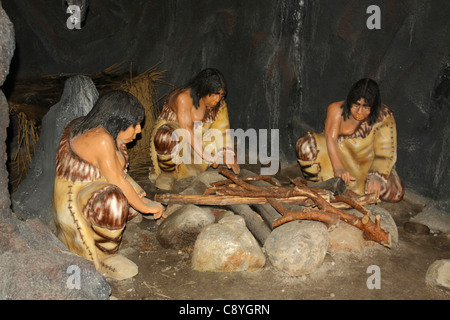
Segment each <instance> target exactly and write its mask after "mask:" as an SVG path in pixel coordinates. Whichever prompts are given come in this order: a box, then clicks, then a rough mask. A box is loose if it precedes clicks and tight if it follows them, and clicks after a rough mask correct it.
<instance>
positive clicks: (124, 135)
mask: <svg viewBox="0 0 450 320" xmlns="http://www.w3.org/2000/svg"><path fill="white" fill-rule="evenodd" d="M141 131H142V128H141V123H140V122H138V123H137V124H136V126H132V125H131V126H129V127H128V128H127V129H125V130H122V131H120V132H119V134H118V135H117V139H118V140H119V139H120V140H121V142H122V143H130V142H132V141H133V140H134V139H136V135H137V134H138V133H141Z"/></svg>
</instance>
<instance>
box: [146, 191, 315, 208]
mask: <svg viewBox="0 0 450 320" xmlns="http://www.w3.org/2000/svg"><path fill="white" fill-rule="evenodd" d="M154 200H155V201H157V202H161V203H164V204H169V203H170V204H198V205H211V206H223V205H232V204H267V203H268V201H267V198H266V197H252V196H249V197H242V196H219V195H188V194H170V193H165V194H155V198H154ZM274 200H276V201H278V202H280V203H285V204H299V205H304V206H311V205H313V204H314V202H313V201H312V200H311V199H309V198H308V197H305V196H298V197H290V198H274Z"/></svg>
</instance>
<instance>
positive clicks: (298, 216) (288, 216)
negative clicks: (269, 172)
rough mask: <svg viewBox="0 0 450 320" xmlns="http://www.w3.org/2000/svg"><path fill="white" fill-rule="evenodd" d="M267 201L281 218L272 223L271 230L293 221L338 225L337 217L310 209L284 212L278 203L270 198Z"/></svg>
mask: <svg viewBox="0 0 450 320" xmlns="http://www.w3.org/2000/svg"><path fill="white" fill-rule="evenodd" d="M267 201H268V202H269V203H270V204H271V205H272V207H273V208H274V209H275V210H277V211H278V212H279V213H280V214H281V215H282V217H281V218H278V219H276V220H274V221H273V223H272V228H276V227H278V226H280V225H282V224H283V223H286V222H290V221H294V220H317V221H321V222H324V223H327V224H330V225H332V226H336V225H338V224H339V220H340V218H339V215H337V214H333V213H328V212H323V211H320V210H315V209H311V208H304V209H302V210H299V211H293V210H286V209H285V208H284V207H283V206H282V205H281V204H280V203H278V202H277V201H275V200H274V199H272V198H267Z"/></svg>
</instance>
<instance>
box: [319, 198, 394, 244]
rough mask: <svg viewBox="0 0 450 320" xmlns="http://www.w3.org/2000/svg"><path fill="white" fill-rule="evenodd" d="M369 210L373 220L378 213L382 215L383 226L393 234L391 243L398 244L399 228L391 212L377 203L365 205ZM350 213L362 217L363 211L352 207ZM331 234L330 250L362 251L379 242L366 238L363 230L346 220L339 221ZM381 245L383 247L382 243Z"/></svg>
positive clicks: (373, 220)
mask: <svg viewBox="0 0 450 320" xmlns="http://www.w3.org/2000/svg"><path fill="white" fill-rule="evenodd" d="M365 208H366V209H367V210H369V211H370V212H371V213H372V214H371V220H372V222H375V217H376V215H380V217H381V227H382V228H384V229H385V230H386V231H387V232H389V234H390V235H391V243H392V247H393V246H395V245H397V244H398V229H397V225H396V224H395V221H394V219H393V218H392V216H391V215H390V213H389V212H388V211H387V210H386V209H384V208H382V207H380V206H377V205H368V206H365ZM348 213H350V214H352V215H354V216H357V217H362V216H363V215H362V213H360V212H359V211H358V210H355V209H351V210H348ZM329 236H330V245H329V248H328V251H329V252H353V253H360V252H362V251H363V250H364V249H365V248H368V247H376V246H378V244H377V243H376V242H374V241H368V240H365V239H364V237H363V231H362V230H360V229H358V228H356V227H354V226H351V225H349V224H348V223H346V222H344V221H339V225H338V226H337V227H336V228H335V229H334V230H332V231H330V232H329ZM380 247H382V246H381V245H380Z"/></svg>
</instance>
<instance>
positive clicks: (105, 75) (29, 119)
mask: <svg viewBox="0 0 450 320" xmlns="http://www.w3.org/2000/svg"><path fill="white" fill-rule="evenodd" d="M158 65H159V64H157V65H155V66H153V67H152V68H150V69H149V70H147V71H145V72H143V73H141V74H138V75H133V70H132V69H133V68H132V65H131V64H130V68H129V69H128V68H125V67H124V65H123V64H114V65H112V66H110V67H109V68H106V69H105V70H103V71H101V72H97V73H92V74H85V73H70V74H69V73H66V74H58V75H47V76H43V77H40V78H34V79H24V80H18V81H17V82H16V83H15V85H14V88H13V90H12V92H11V95H10V97H9V99H8V104H9V110H10V115H11V116H12V117H16V118H17V122H18V129H19V133H18V138H17V139H18V141H17V143H18V150H17V153H16V154H15V155H14V157H11V159H10V163H9V164H8V168H9V173H10V188H11V190H10V191H11V192H14V191H15V190H16V188H17V186H18V185H19V183H20V182H21V181H22V180H23V179H24V178H25V177H26V174H27V172H28V168H29V164H30V162H31V160H32V158H33V155H34V149H35V146H36V143H37V141H38V139H39V133H40V126H41V122H42V118H43V117H44V115H45V114H46V113H47V111H48V110H49V109H50V108H51V107H52V106H53V105H55V104H56V103H58V102H59V101H60V99H61V95H62V92H63V90H64V85H65V82H66V80H67V79H68V78H69V77H72V76H75V75H85V76H88V77H90V78H91V79H92V81H93V83H94V84H95V86H96V88H97V91H98V92H99V94H100V95H103V94H104V93H106V92H109V91H112V90H124V91H127V92H130V93H131V94H133V95H134V96H135V97H136V98H138V99H139V101H140V102H141V103H142V105H143V106H144V108H145V122H144V126H143V128H142V132H141V137H140V138H138V140H137V141H136V143H135V144H134V145H133V146H132V147H131V148H130V149H129V160H130V171H131V170H133V172H135V173H138V174H139V175H140V173H139V170H142V172H144V171H147V169H148V167H149V166H150V165H151V161H150V136H151V130H152V127H153V124H154V122H155V120H156V118H157V113H158V101H159V99H158V98H157V91H156V88H155V84H156V83H161V84H167V83H165V82H164V81H163V77H164V74H165V71H157V67H158ZM127 69H128V70H127ZM136 170H137V171H136ZM130 174H131V173H130ZM147 175H148V174H147V173H145V176H146V177H147Z"/></svg>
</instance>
